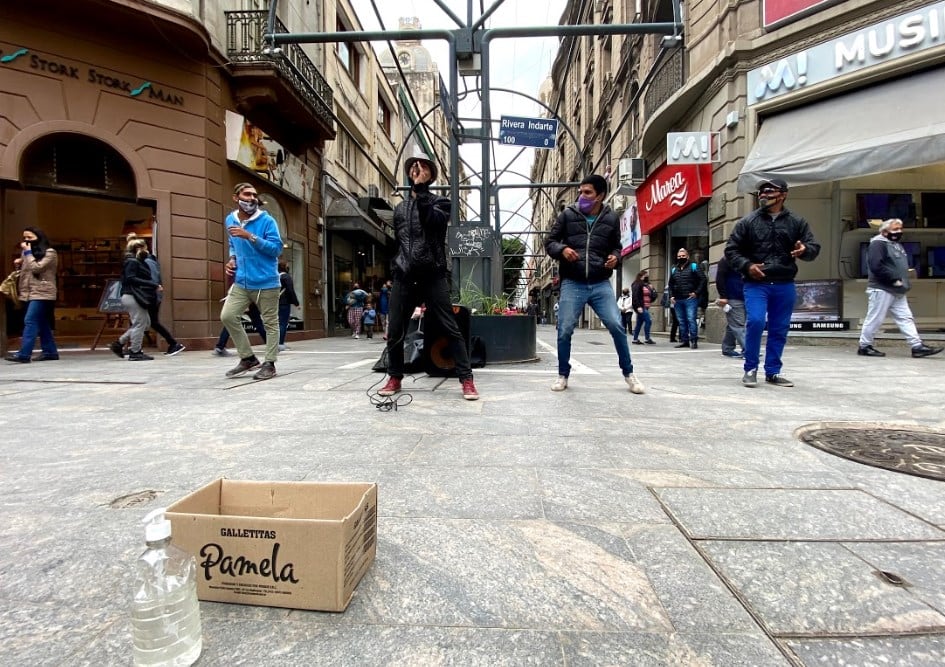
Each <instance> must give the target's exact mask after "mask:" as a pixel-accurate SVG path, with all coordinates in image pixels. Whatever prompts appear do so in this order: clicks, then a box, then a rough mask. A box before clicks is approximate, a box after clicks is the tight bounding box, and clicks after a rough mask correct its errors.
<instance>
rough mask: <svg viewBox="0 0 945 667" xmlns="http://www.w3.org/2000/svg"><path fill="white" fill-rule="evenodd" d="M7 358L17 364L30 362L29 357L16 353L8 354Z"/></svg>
mask: <svg viewBox="0 0 945 667" xmlns="http://www.w3.org/2000/svg"><path fill="white" fill-rule="evenodd" d="M6 359H7V361H12V362H13V363H16V364H28V363H29V362H30V358H29V357H18V356H16V355H15V354H8V355H7V357H6Z"/></svg>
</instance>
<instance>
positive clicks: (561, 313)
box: [558, 278, 633, 377]
mask: <svg viewBox="0 0 945 667" xmlns="http://www.w3.org/2000/svg"><path fill="white" fill-rule="evenodd" d="M585 305H589V306H590V307H591V308H592V309H593V310H594V312H595V313H597V316H598V317H599V318H600V321H601V323H602V324H603V325H604V326H605V327H607V331H609V332H610V336H611V338H613V339H614V347H615V348H616V350H617V359H618V361H619V363H620V370H621V371H622V372H623V376H624V377H627V376H628V375H630V374H631V373H632V372H633V363H632V362H631V361H630V345H629V344H628V343H627V332H626V330H625V329H624V326H623V318H622V317H621V313H620V308H618V307H617V302H616V301H615V300H614V292H613V289H612V287H611V285H610V282H609V281H607V280H602V281H600V282H596V283H581V282H578V281H576V280H571V279H569V278H565V279H564V280H562V281H561V296H560V298H559V299H558V375H562V376H564V377H568V376H569V375H571V336H572V335H573V334H574V328H575V327H576V326H577V323H578V320H579V319H580V318H581V311H582V310H584V306H585Z"/></svg>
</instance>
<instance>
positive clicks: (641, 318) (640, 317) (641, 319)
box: [633, 308, 653, 340]
mask: <svg viewBox="0 0 945 667" xmlns="http://www.w3.org/2000/svg"><path fill="white" fill-rule="evenodd" d="M651 326H653V318H652V317H650V309H649V308H644V309H643V312H642V313H637V325H636V326H635V327H634V328H633V340H640V328H641V327H642V328H643V335H644V336H645V337H646V340H650V327H651Z"/></svg>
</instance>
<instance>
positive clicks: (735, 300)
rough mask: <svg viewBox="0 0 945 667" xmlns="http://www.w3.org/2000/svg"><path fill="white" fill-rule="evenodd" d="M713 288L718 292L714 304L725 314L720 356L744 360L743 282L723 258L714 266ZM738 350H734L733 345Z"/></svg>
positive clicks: (739, 275)
mask: <svg viewBox="0 0 945 667" xmlns="http://www.w3.org/2000/svg"><path fill="white" fill-rule="evenodd" d="M715 287H716V289H717V290H718V292H719V299H718V301H716V303H717V304H718V305H719V307H721V308H722V310H723V312H724V313H725V334H724V335H723V336H722V354H723V355H724V356H726V357H731V358H732V359H744V352H745V281H744V279H743V278H742V276H741V274H740V273H738V272H737V271H732V268H731V266H730V265H729V263H728V259H727V258H725V257H724V256H723V257H722V259H720V260H719V263H718V264H717V265H716V273H715ZM736 344H737V345H738V347H739V349H738V350H736V349H735V345H736Z"/></svg>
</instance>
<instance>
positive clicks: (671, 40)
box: [660, 35, 682, 49]
mask: <svg viewBox="0 0 945 667" xmlns="http://www.w3.org/2000/svg"><path fill="white" fill-rule="evenodd" d="M660 45H661V46H662V47H663V48H664V49H675V48H677V47H679V46H682V35H666V36H665V37H664V38H663V39H662V40H661V41H660Z"/></svg>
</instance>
